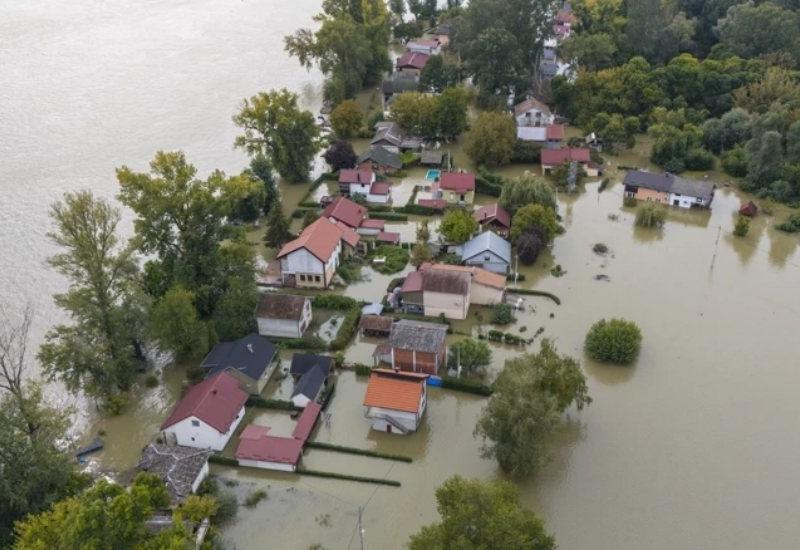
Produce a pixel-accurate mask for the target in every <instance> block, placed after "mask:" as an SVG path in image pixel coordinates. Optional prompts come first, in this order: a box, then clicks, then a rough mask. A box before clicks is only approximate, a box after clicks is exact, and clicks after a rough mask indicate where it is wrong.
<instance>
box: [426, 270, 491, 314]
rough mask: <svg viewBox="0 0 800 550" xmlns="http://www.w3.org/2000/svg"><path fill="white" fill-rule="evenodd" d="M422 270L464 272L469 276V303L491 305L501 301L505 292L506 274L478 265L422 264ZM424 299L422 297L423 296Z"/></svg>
mask: <svg viewBox="0 0 800 550" xmlns="http://www.w3.org/2000/svg"><path fill="white" fill-rule="evenodd" d="M420 270H421V271H422V272H425V271H430V270H437V271H454V272H461V273H466V274H468V275H469V277H470V289H469V303H470V304H474V305H479V306H493V305H496V304H499V303H502V302H503V299H504V298H505V292H506V276H505V275H501V274H500V273H493V272H491V271H489V270H487V269H483V268H482V267H478V266H463V265H449V264H423V265H422V266H421V267H420ZM423 299H424V297H423Z"/></svg>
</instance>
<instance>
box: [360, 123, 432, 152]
mask: <svg viewBox="0 0 800 550" xmlns="http://www.w3.org/2000/svg"><path fill="white" fill-rule="evenodd" d="M370 147H383V148H385V149H387V150H389V151H392V152H393V153H400V152H401V151H419V149H420V148H421V147H422V140H421V139H420V138H418V137H414V136H407V135H406V134H405V132H403V131H402V130H401V129H400V126H399V125H398V124H397V123H395V122H391V121H381V122H378V123H377V124H375V136H374V137H373V138H372V141H370Z"/></svg>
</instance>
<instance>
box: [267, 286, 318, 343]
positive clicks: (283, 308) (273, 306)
mask: <svg viewBox="0 0 800 550" xmlns="http://www.w3.org/2000/svg"><path fill="white" fill-rule="evenodd" d="M311 317H312V313H311V299H310V298H309V297H307V296H292V295H291V294H278V293H276V292H265V293H264V294H262V295H261V299H260V300H259V302H258V307H257V308H256V321H257V323H258V333H259V334H260V335H262V336H275V337H278V338H302V337H303V333H305V331H306V329H307V328H308V326H309V325H310V324H311Z"/></svg>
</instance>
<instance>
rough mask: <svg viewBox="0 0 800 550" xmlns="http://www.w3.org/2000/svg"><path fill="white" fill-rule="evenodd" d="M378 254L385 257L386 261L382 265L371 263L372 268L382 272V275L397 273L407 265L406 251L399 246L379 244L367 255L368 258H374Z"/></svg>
mask: <svg viewBox="0 0 800 550" xmlns="http://www.w3.org/2000/svg"><path fill="white" fill-rule="evenodd" d="M380 256H383V257H385V258H386V262H385V263H384V264H382V265H374V264H373V266H372V268H373V269H374V270H375V271H377V272H378V273H383V274H384V275H392V274H393V273H398V272H400V271H402V270H403V269H405V267H406V265H408V251H407V250H405V249H403V248H400V247H399V246H392V245H383V246H379V247H378V248H376V249H375V250H373V251H372V252H370V255H369V257H370V258H376V257H380Z"/></svg>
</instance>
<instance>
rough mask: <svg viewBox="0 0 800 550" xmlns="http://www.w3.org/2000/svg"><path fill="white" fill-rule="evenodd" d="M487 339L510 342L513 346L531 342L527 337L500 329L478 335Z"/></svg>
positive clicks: (479, 337) (481, 338)
mask: <svg viewBox="0 0 800 550" xmlns="http://www.w3.org/2000/svg"><path fill="white" fill-rule="evenodd" d="M484 338H485V339H487V340H489V341H490V342H502V343H504V344H510V345H513V346H525V345H527V344H529V343H530V341H528V340H527V339H525V338H521V337H519V336H517V335H516V334H512V333H510V332H502V331H500V330H490V331H489V332H488V333H487V334H486V336H484V335H483V334H479V335H478V339H479V340H483V339H484Z"/></svg>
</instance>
